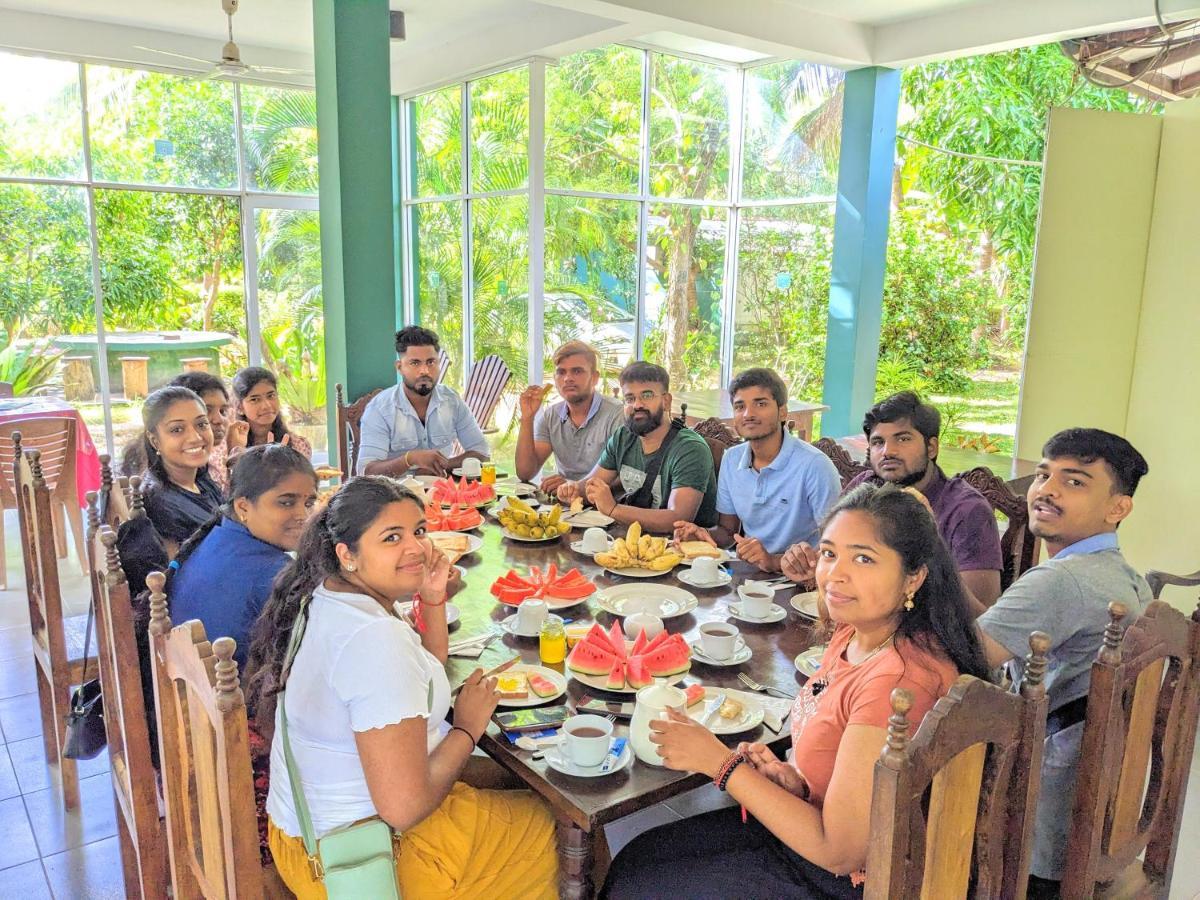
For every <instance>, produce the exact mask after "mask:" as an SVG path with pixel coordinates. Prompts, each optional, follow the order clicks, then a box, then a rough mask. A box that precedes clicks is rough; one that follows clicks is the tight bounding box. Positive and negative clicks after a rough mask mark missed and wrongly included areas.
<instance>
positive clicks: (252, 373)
mask: <svg viewBox="0 0 1200 900" xmlns="http://www.w3.org/2000/svg"><path fill="white" fill-rule="evenodd" d="M264 381H265V382H267V383H268V384H270V385H271V387H273V388H275V390H276V391H278V390H279V379H278V378H276V377H275V373H274V372H272V371H271V370H270V369H264V368H263V367H262V366H247V367H246V368H244V369H240V370H239V371H238V373H237V374H236V375H234V376H233V382H232V384H233V396H235V397H236V398H237V402H238V412H237V416H238V418H239V419H241V420H242V421H243V422H245V421H247V420H246V414H245V413H243V412H242V408H241V407H242V401H243V400H245V399H246V398H247V397H248V396H250V392H251V391H252V390H254V389H255V388H256V387H258V386H259V385H260V384H262V383H263V382H264ZM276 399H277V400H278V397H276ZM287 433H288V427H287V422H285V421H284V420H283V404H280V405H279V412H277V413H276V414H275V421H274V422H272V423H271V435H272V436H273V437H274V438H275V440H276V441H277V442H280V441H282V440H283V436H284V435H285V434H287ZM246 446H247V447H252V446H254V430H253V429H251V431H250V433H249V434H248V435H247V436H246Z"/></svg>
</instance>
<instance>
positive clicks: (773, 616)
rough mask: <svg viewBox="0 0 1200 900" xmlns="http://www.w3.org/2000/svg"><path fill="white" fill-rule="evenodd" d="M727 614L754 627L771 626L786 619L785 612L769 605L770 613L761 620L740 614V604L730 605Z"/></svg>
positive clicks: (779, 607)
mask: <svg viewBox="0 0 1200 900" xmlns="http://www.w3.org/2000/svg"><path fill="white" fill-rule="evenodd" d="M729 614H730V615H731V616H733V617H734V618H735V619H737V620H738V621H740V622H751V623H753V624H755V625H773V624H775V623H776V622H782V621H783V620H784V619H786V618H787V610H786V609H784V608H783V607H782V606H776V605H775V604H771V612H769V613H768V614H767V615H765V616H763V617H762V618H761V619H756V618H754V616H748V615H746V614H745V613H744V612H742V604H740V603H730V604H729Z"/></svg>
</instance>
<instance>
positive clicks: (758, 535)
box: [675, 369, 842, 572]
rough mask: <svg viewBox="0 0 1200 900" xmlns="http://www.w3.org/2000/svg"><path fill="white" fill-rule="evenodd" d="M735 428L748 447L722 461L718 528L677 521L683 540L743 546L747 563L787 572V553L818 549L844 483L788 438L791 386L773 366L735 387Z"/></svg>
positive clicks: (752, 372) (809, 448) (826, 463)
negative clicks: (801, 547) (802, 545)
mask: <svg viewBox="0 0 1200 900" xmlns="http://www.w3.org/2000/svg"><path fill="white" fill-rule="evenodd" d="M729 401H730V403H732V404H733V427H734V430H736V431H737V433H738V435H739V436H740V437H741V438H742V439H743V440H744V443H741V444H738V445H737V446H736V447H730V448H729V449H728V450H726V451H725V455H724V456H723V457H722V458H721V472H720V474H719V475H718V476H717V516H718V519H717V525H716V527H715V528H702V527H700V526H699V525H696V524H695V523H693V522H677V523H675V540H676V541H679V542H683V541H705V542H707V543H709V544H713V545H715V546H718V547H727V546H729V545H730V544H733V545H736V550H737V555H738V557H739V558H740V559H743V560H745V561H746V562H748V563H752V564H753V565H755V566H758V568H759V569H761V570H763V571H764V572H778V571H780V561H781V560H782V558H783V552H784V551H785V550H787V548H788V547H790V546H791V545H792V544H795V543H798V542H800V541H805V542H807V543H809V544H812V545H815V544H816V543H817V534H818V530H819V528H820V524H821V520H822V519H824V518H825V514H826V513H828V512H829V510H830V509H831V508H832V507H833V504H834V503H836V502H837V499H838V494H839V492H840V491H841V487H842V482H841V479H840V478H839V477H838V472H837V468H836V467H835V466H834V465H833V461H832V460H830V458H829V457H828V456H826V455H825V454H824V453H822V452H821V451H820V450H819V449H818V448H816V447H814V446H813V445H812V444H810V443H808V442H807V441H802V440H799V439H798V438H796V437H793V436H792V435H790V434H788V432H787V428H786V426H785V424H784V423H785V422H786V420H787V385H785V384H784V383H783V379H782V378H780V377H779V375H778V374H776V373H775V372H774V371H773V370H771V369H747V370H746V371H745V372H742V373H741V374H740V375H738V376H737V377H736V378H734V379H733V381H731V382H730V383H729Z"/></svg>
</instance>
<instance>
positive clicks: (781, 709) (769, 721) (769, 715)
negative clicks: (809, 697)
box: [725, 690, 792, 734]
mask: <svg viewBox="0 0 1200 900" xmlns="http://www.w3.org/2000/svg"><path fill="white" fill-rule="evenodd" d="M725 693H726V694H728V696H729V698H730V699H731V700H737V701H738V702H739V703H746V702H747V701H752V702H754V703H757V704H759V705H760V706H762V708H763V724H764V725H766V726H767V728H769V729H771V731H774V732H775V733H776V734H778V733H779V732H780V731H781V730H782V729H783V723H784V722H785V721H786V720H787V717H788V714H789V713H791V711H792V701H791V700H785V699H784V698H783V697H768V696H767V695H766V694H759V693H753V692H750V691H735V690H727V691H725Z"/></svg>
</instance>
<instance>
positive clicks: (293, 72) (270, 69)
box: [250, 66, 313, 78]
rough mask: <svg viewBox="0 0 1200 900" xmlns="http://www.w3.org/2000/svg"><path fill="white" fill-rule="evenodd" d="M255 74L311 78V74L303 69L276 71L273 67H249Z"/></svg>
mask: <svg viewBox="0 0 1200 900" xmlns="http://www.w3.org/2000/svg"><path fill="white" fill-rule="evenodd" d="M250 68H252V69H253V70H254V71H255V72H269V73H271V74H272V75H307V76H308V77H310V78H311V77H312V74H313V73H312V72H305V71H304V70H303V69H278V68H276V67H275V66H251V67H250Z"/></svg>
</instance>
